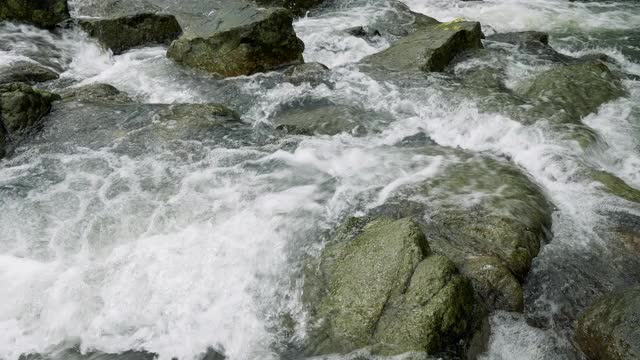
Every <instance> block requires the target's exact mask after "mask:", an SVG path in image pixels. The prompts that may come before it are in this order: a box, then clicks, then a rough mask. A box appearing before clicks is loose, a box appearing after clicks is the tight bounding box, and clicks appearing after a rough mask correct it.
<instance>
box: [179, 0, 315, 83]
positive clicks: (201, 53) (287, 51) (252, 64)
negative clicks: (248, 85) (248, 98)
mask: <svg viewBox="0 0 640 360" xmlns="http://www.w3.org/2000/svg"><path fill="white" fill-rule="evenodd" d="M292 21H293V17H292V16H291V13H290V12H289V11H288V10H285V9H282V8H273V9H266V10H260V9H258V8H256V7H255V6H253V5H250V4H244V3H238V4H233V5H229V6H227V7H225V8H223V9H221V10H220V11H219V12H218V13H217V14H216V18H215V19H214V20H213V21H212V23H211V24H209V28H210V30H209V31H208V32H207V33H194V32H188V33H187V34H185V35H184V36H183V37H181V38H180V39H178V40H176V41H174V42H173V43H172V44H171V47H169V50H168V51H167V56H168V57H169V58H171V59H173V60H174V61H176V62H177V63H179V64H181V65H185V66H189V67H193V68H196V69H201V70H205V71H208V72H212V73H218V74H220V75H223V76H226V77H231V76H239V75H251V74H254V73H257V72H264V71H269V70H273V69H276V68H278V67H281V66H283V65H287V64H294V63H302V62H303V58H302V51H303V50H304V43H303V42H302V41H301V40H300V39H298V37H297V36H296V33H295V31H294V30H293V26H292V25H291V24H292Z"/></svg>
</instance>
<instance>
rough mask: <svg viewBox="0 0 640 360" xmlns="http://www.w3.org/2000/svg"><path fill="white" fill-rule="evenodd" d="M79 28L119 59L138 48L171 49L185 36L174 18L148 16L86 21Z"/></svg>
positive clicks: (158, 15) (81, 21)
mask: <svg viewBox="0 0 640 360" xmlns="http://www.w3.org/2000/svg"><path fill="white" fill-rule="evenodd" d="M79 24H80V26H81V27H82V29H84V30H85V31H86V32H87V33H88V34H89V36H91V37H93V38H95V39H96V40H97V41H98V42H99V43H100V44H101V45H102V46H104V47H105V48H107V49H111V51H113V53H114V54H116V55H117V54H121V53H123V52H124V51H127V50H129V49H132V48H135V47H139V46H146V45H157V44H166V45H168V44H170V43H171V41H173V40H175V39H177V38H178V37H180V35H181V34H182V29H181V28H180V24H178V20H176V18H175V17H174V16H173V15H160V14H150V13H147V14H137V15H130V16H124V17H118V18H110V19H83V20H79Z"/></svg>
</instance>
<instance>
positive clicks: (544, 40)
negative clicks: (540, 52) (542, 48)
mask: <svg viewBox="0 0 640 360" xmlns="http://www.w3.org/2000/svg"><path fill="white" fill-rule="evenodd" d="M487 40H489V41H496V42H503V43H507V44H513V45H518V44H527V43H532V42H539V43H541V44H544V45H549V34H547V33H545V32H541V31H519V32H510V33H498V34H493V35H490V36H487Z"/></svg>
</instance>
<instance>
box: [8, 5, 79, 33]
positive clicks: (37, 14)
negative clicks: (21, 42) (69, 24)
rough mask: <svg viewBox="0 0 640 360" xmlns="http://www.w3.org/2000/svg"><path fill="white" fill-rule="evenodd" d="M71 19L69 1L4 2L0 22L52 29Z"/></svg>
mask: <svg viewBox="0 0 640 360" xmlns="http://www.w3.org/2000/svg"><path fill="white" fill-rule="evenodd" d="M68 18H69V8H68V6H67V0H2V2H0V21H2V20H8V21H18V22H26V23H29V24H33V25H35V26H39V27H41V28H45V29H52V28H54V27H55V26H56V25H57V24H58V23H60V22H62V21H64V20H66V19H68Z"/></svg>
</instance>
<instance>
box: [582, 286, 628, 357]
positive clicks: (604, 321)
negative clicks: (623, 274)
mask: <svg viewBox="0 0 640 360" xmlns="http://www.w3.org/2000/svg"><path fill="white" fill-rule="evenodd" d="M575 338H576V342H577V343H578V345H579V346H580V349H582V351H583V352H584V353H585V355H586V356H587V358H588V359H592V360H596V359H597V360H631V359H640V287H639V286H634V287H631V288H628V289H626V290H622V291H619V292H615V293H613V294H610V295H607V296H604V297H603V298H602V299H600V300H598V301H596V302H595V303H594V304H593V305H592V306H590V307H589V308H588V309H587V310H586V311H585V312H584V313H583V314H582V316H580V319H579V320H578V326H577V328H576V335H575Z"/></svg>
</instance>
